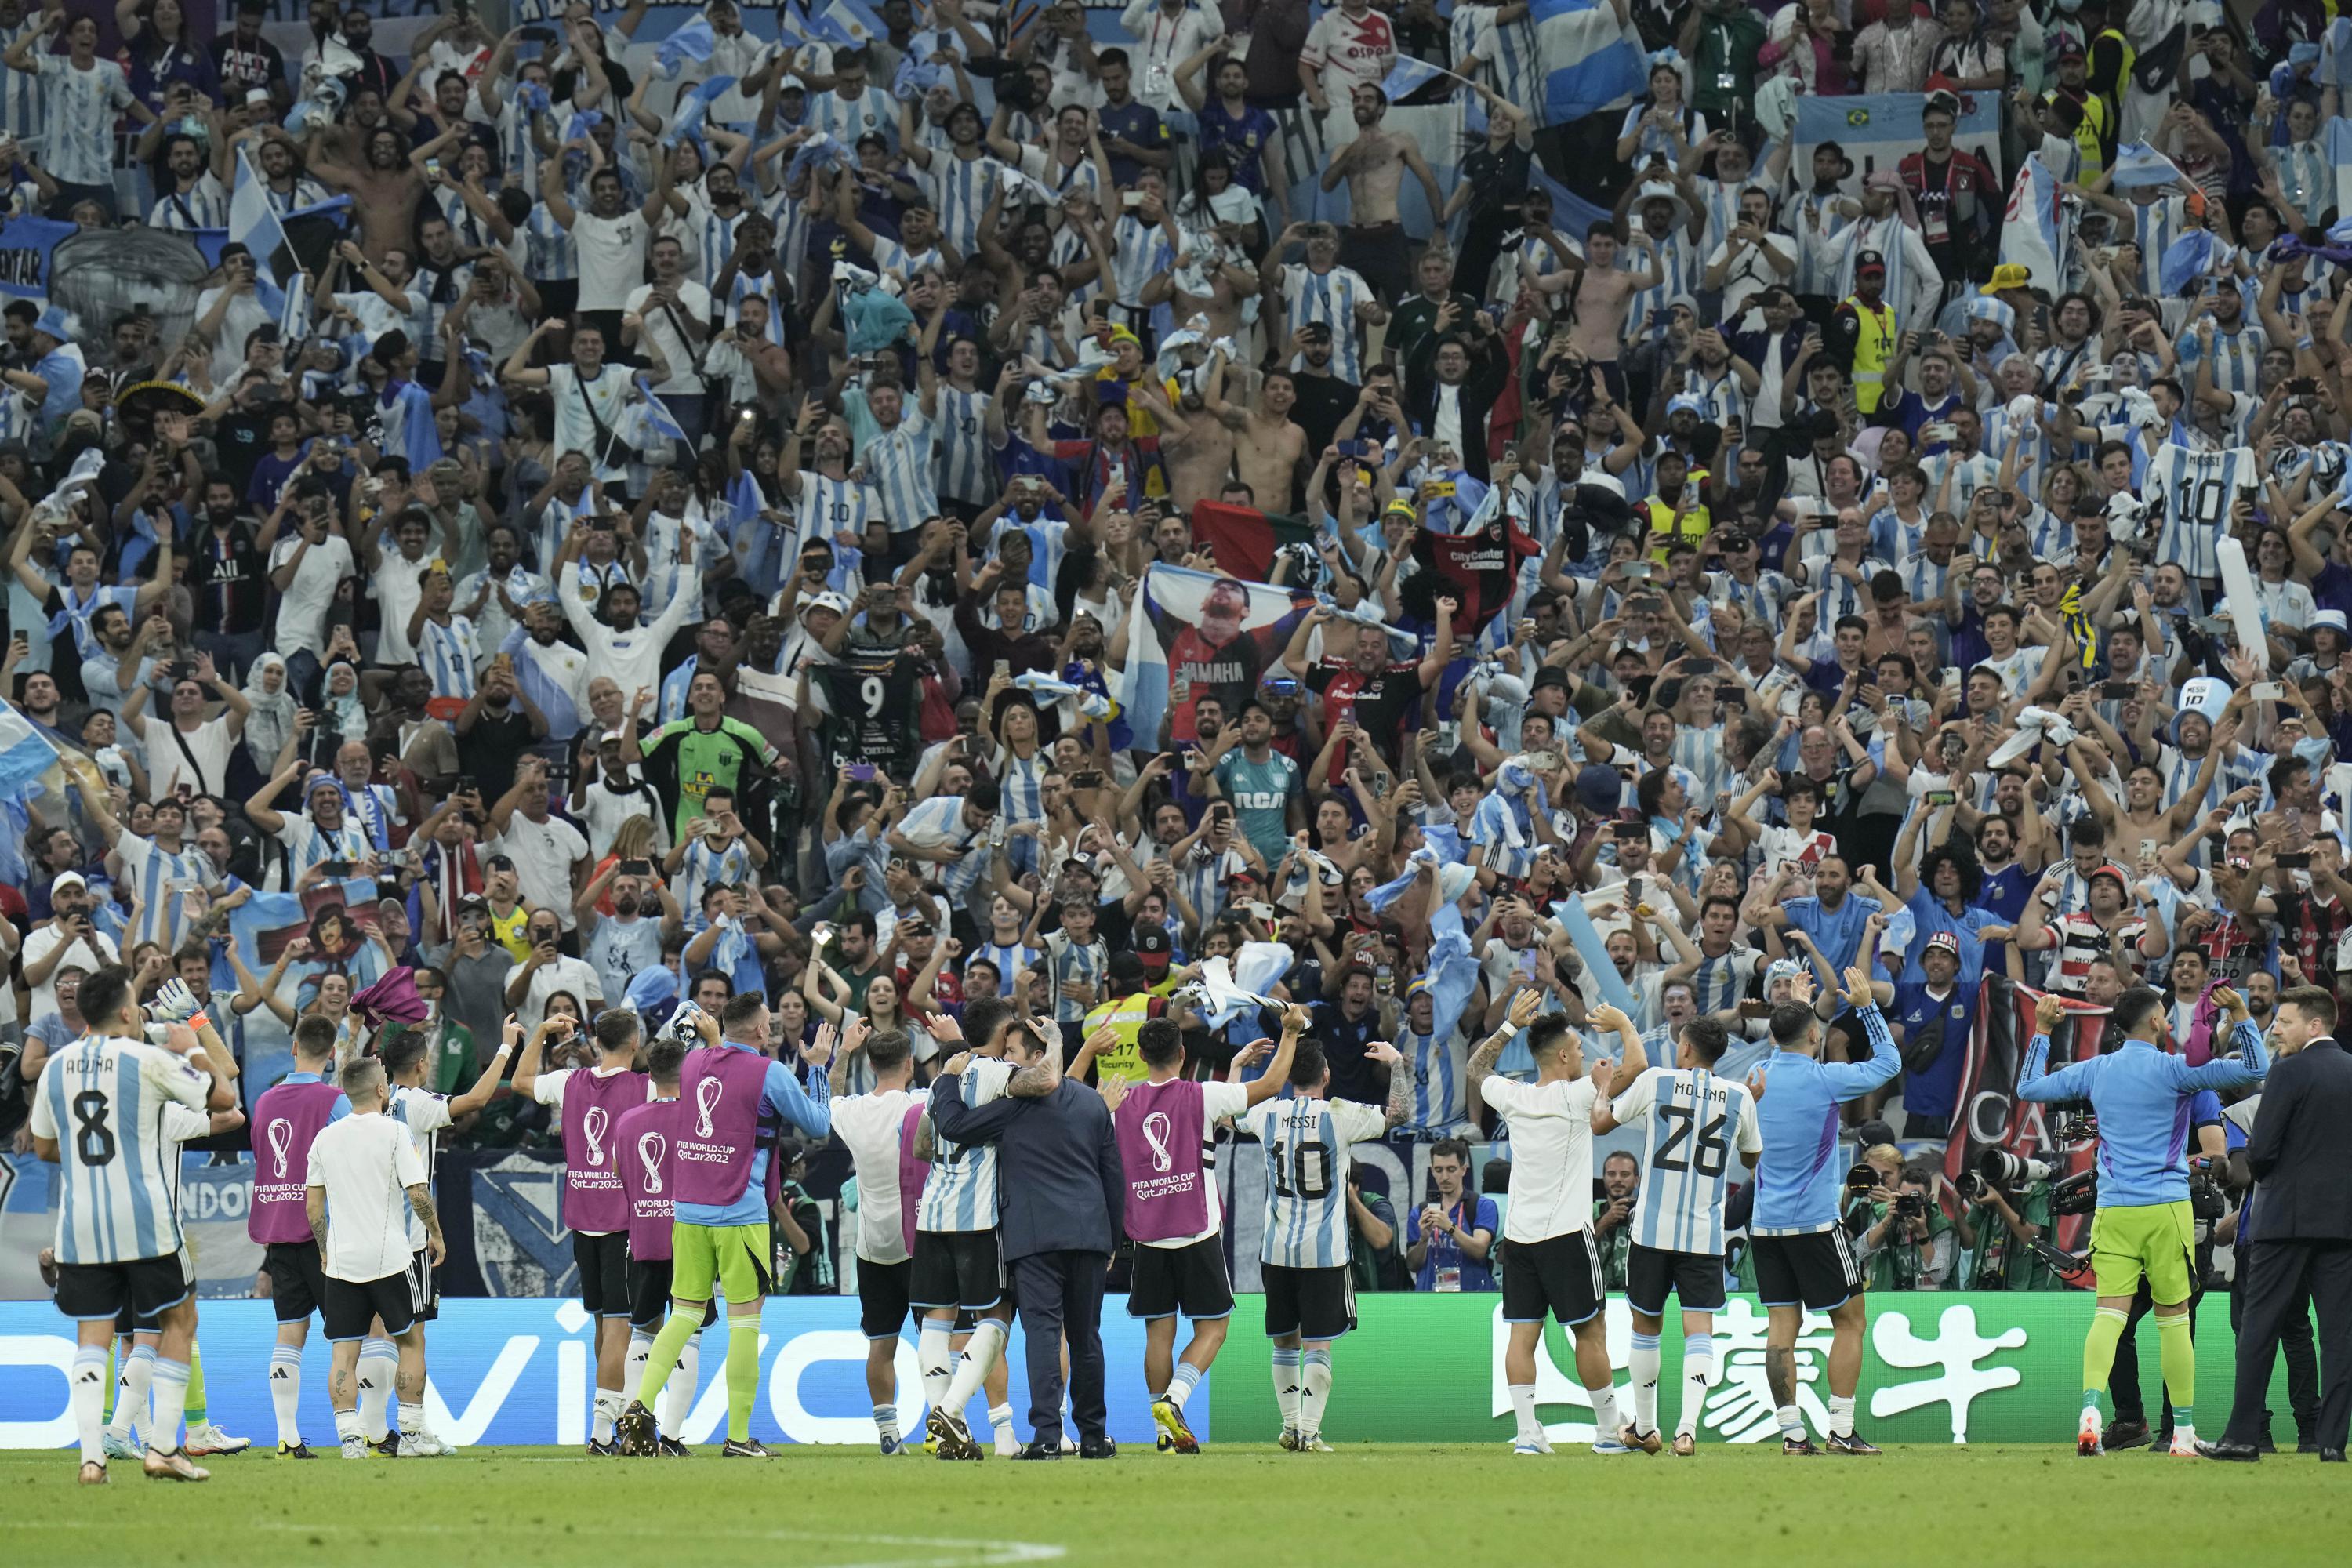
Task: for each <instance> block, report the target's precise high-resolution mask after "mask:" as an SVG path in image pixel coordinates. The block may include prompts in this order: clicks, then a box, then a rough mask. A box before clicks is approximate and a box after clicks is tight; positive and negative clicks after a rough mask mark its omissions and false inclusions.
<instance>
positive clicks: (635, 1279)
mask: <svg viewBox="0 0 2352 1568" xmlns="http://www.w3.org/2000/svg"><path fill="white" fill-rule="evenodd" d="M687 1006H688V1007H689V1008H692V1007H693V1006H694V1004H692V1003H691V1002H689V1003H688V1004H687ZM696 1011H699V1009H696ZM689 1016H690V1015H689ZM676 1022H677V1020H676V1019H675V1018H673V1019H672V1024H673V1025H674V1024H676ZM509 1027H513V1025H512V1024H511V1023H509ZM685 1060H686V1042H685V1041H684V1040H682V1039H680V1038H679V1037H678V1036H677V1030H676V1029H675V1028H674V1027H672V1026H668V1025H666V1026H663V1028H662V1031H661V1033H660V1034H658V1035H657V1036H656V1037H654V1040H653V1043H652V1044H650V1045H648V1046H647V1047H646V1072H647V1073H648V1074H650V1075H651V1076H652V1078H653V1081H654V1097H653V1098H652V1099H651V1100H647V1101H646V1103H645V1104H643V1105H635V1106H631V1107H630V1108H629V1109H628V1110H624V1111H623V1112H621V1120H620V1121H619V1122H618V1123H616V1124H615V1125H614V1129H613V1138H614V1142H615V1143H616V1144H617V1145H618V1146H619V1148H620V1151H621V1185H622V1186H623V1188H625V1190H626V1191H627V1193H628V1194H629V1362H628V1370H629V1373H630V1378H629V1382H630V1384H631V1386H635V1384H636V1382H637V1380H638V1379H639V1378H640V1377H642V1376H643V1374H644V1373H645V1369H646V1358H647V1357H648V1356H650V1355H651V1354H652V1353H653V1348H654V1336H655V1335H656V1334H657V1333H659V1332H660V1331H661V1325H662V1321H663V1320H664V1319H665V1318H666V1317H667V1315H668V1312H669V1288H670V1249H669V1235H670V1225H671V1222H672V1221H673V1220H674V1219H675V1218H676V1210H677V1205H676V1203H675V1200H674V1199H673V1198H672V1196H671V1194H673V1193H675V1192H676V1191H677V1142H678V1136H679V1133H680V1132H681V1131H682V1130H683V1128H684V1126H685V1121H686V1108H685V1102H684V1101H682V1100H679V1099H678V1097H677V1071H678V1065H679V1064H680V1063H681V1062H683V1061H685ZM717 1316H718V1314H717V1313H716V1312H714V1311H713V1310H711V1309H710V1307H709V1305H708V1304H707V1303H706V1304H705V1305H704V1307H703V1309H702V1325H701V1327H700V1328H698V1329H696V1330H695V1331H694V1333H693V1335H692V1336H691V1337H690V1338H688V1340H687V1342H686V1343H685V1344H684V1345H682V1346H680V1347H679V1350H678V1357H677V1371H676V1372H675V1373H673V1374H672V1375H671V1376H670V1378H669V1381H668V1382H667V1384H666V1385H665V1386H664V1387H663V1389H662V1394H661V1410H660V1415H661V1431H662V1436H661V1438H660V1443H659V1447H660V1450H661V1454H662V1457H663V1458H673V1459H683V1458H687V1457H688V1450H687V1447H686V1433H685V1428H686V1418H687V1416H688V1415H690V1414H691V1413H692V1412H693V1409H694V1395H695V1391H696V1390H697V1389H698V1388H699V1387H700V1386H701V1380H702V1330H703V1329H707V1328H709V1326H710V1324H711V1321H712V1320H713V1319H715V1318H716V1317H717Z"/></svg>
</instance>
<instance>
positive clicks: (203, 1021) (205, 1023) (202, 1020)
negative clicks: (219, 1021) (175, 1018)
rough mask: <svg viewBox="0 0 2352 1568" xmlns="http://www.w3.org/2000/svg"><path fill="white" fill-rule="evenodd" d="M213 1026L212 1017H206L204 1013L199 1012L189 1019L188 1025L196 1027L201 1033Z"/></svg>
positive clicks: (192, 1027)
mask: <svg viewBox="0 0 2352 1568" xmlns="http://www.w3.org/2000/svg"><path fill="white" fill-rule="evenodd" d="M212 1026H213V1021H212V1020H211V1019H210V1018H207V1017H205V1016H204V1015H203V1014H202V1013H197V1014H195V1015H194V1016H191V1017H190V1018H189V1019H188V1027H189V1028H191V1029H194V1030H196V1031H198V1032H199V1033H202V1032H203V1031H204V1030H206V1029H209V1028H211V1027H212Z"/></svg>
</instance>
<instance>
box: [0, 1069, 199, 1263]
mask: <svg viewBox="0 0 2352 1568" xmlns="http://www.w3.org/2000/svg"><path fill="white" fill-rule="evenodd" d="M210 1089H211V1084H210V1080H209V1079H206V1078H205V1075H204V1074H203V1073H200V1072H198V1071H197V1070H196V1069H195V1068H194V1067H192V1066H190V1065H189V1063H188V1061H187V1058H184V1057H180V1056H175V1055H173V1053H172V1052H170V1051H167V1050H164V1049H163V1048H161V1047H156V1046H150V1045H146V1044H144V1043H142V1042H136V1041H131V1040H120V1039H103V1040H102V1039H98V1038H94V1037H84V1038H83V1039H82V1040H81V1041H79V1043H78V1044H75V1045H72V1046H68V1047H66V1048H65V1049H64V1050H63V1051H60V1052H58V1054H57V1055H55V1056H53V1057H51V1058H49V1061H48V1065H47V1067H46V1068H43V1069H42V1072H41V1081H40V1086H39V1089H38V1092H37V1093H36V1094H35V1096H34V1098H33V1114H32V1131H33V1136H34V1137H36V1138H47V1139H53V1140H55V1141H56V1142H57V1145H58V1242H57V1247H58V1262H59V1263H132V1262H136V1261H138V1260H139V1259H141V1258H169V1257H170V1256H172V1255H173V1253H175V1252H177V1251H179V1250H180V1241H181V1236H180V1215H179V1207H178V1205H176V1204H175V1203H174V1202H173V1193H174V1191H175V1190H176V1187H177V1183H176V1181H175V1180H174V1174H175V1170H176V1167H177V1165H178V1163H179V1159H180V1146H179V1143H178V1142H177V1141H176V1140H174V1139H173V1137H172V1136H171V1135H170V1134H169V1133H168V1132H166V1131H165V1130H164V1113H165V1111H166V1110H168V1109H169V1108H170V1107H172V1106H173V1105H184V1106H187V1107H189V1108H190V1109H192V1110H203V1109H204V1108H205V1100H206V1099H207V1097H208V1095H209V1093H210Z"/></svg>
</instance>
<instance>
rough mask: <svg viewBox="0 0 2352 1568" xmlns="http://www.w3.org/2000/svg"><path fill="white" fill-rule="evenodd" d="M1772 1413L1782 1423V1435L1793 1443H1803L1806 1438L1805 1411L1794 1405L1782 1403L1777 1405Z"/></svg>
mask: <svg viewBox="0 0 2352 1568" xmlns="http://www.w3.org/2000/svg"><path fill="white" fill-rule="evenodd" d="M1772 1415H1773V1417H1774V1418H1775V1419H1776V1420H1778V1421H1779V1422H1780V1436H1783V1437H1786V1438H1788V1439H1789V1440H1790V1442H1792V1443H1801V1442H1803V1441H1804V1440H1805V1436H1806V1432H1805V1416H1804V1412H1802V1411H1801V1410H1799V1409H1798V1408H1797V1407H1796V1406H1795V1405H1778V1406H1776V1407H1775V1408H1774V1409H1773V1412H1772Z"/></svg>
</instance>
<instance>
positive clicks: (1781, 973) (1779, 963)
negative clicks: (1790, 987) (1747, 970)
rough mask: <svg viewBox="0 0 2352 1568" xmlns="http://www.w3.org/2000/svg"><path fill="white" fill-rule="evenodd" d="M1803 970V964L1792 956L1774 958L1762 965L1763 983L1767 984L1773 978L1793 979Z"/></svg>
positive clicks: (1773, 979) (1772, 980) (1770, 982)
mask: <svg viewBox="0 0 2352 1568" xmlns="http://www.w3.org/2000/svg"><path fill="white" fill-rule="evenodd" d="M1804 970H1805V966H1804V965H1803V964H1801V963H1798V962H1797V961H1796V960H1795V959H1793V958H1776V959H1774V960H1773V961H1772V962H1771V963H1768V964H1766V965H1765V966H1764V984H1767V985H1769V984H1772V982H1774V981H1775V980H1794V979H1795V978H1796V977H1797V976H1798V975H1800V974H1801V973H1804Z"/></svg>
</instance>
